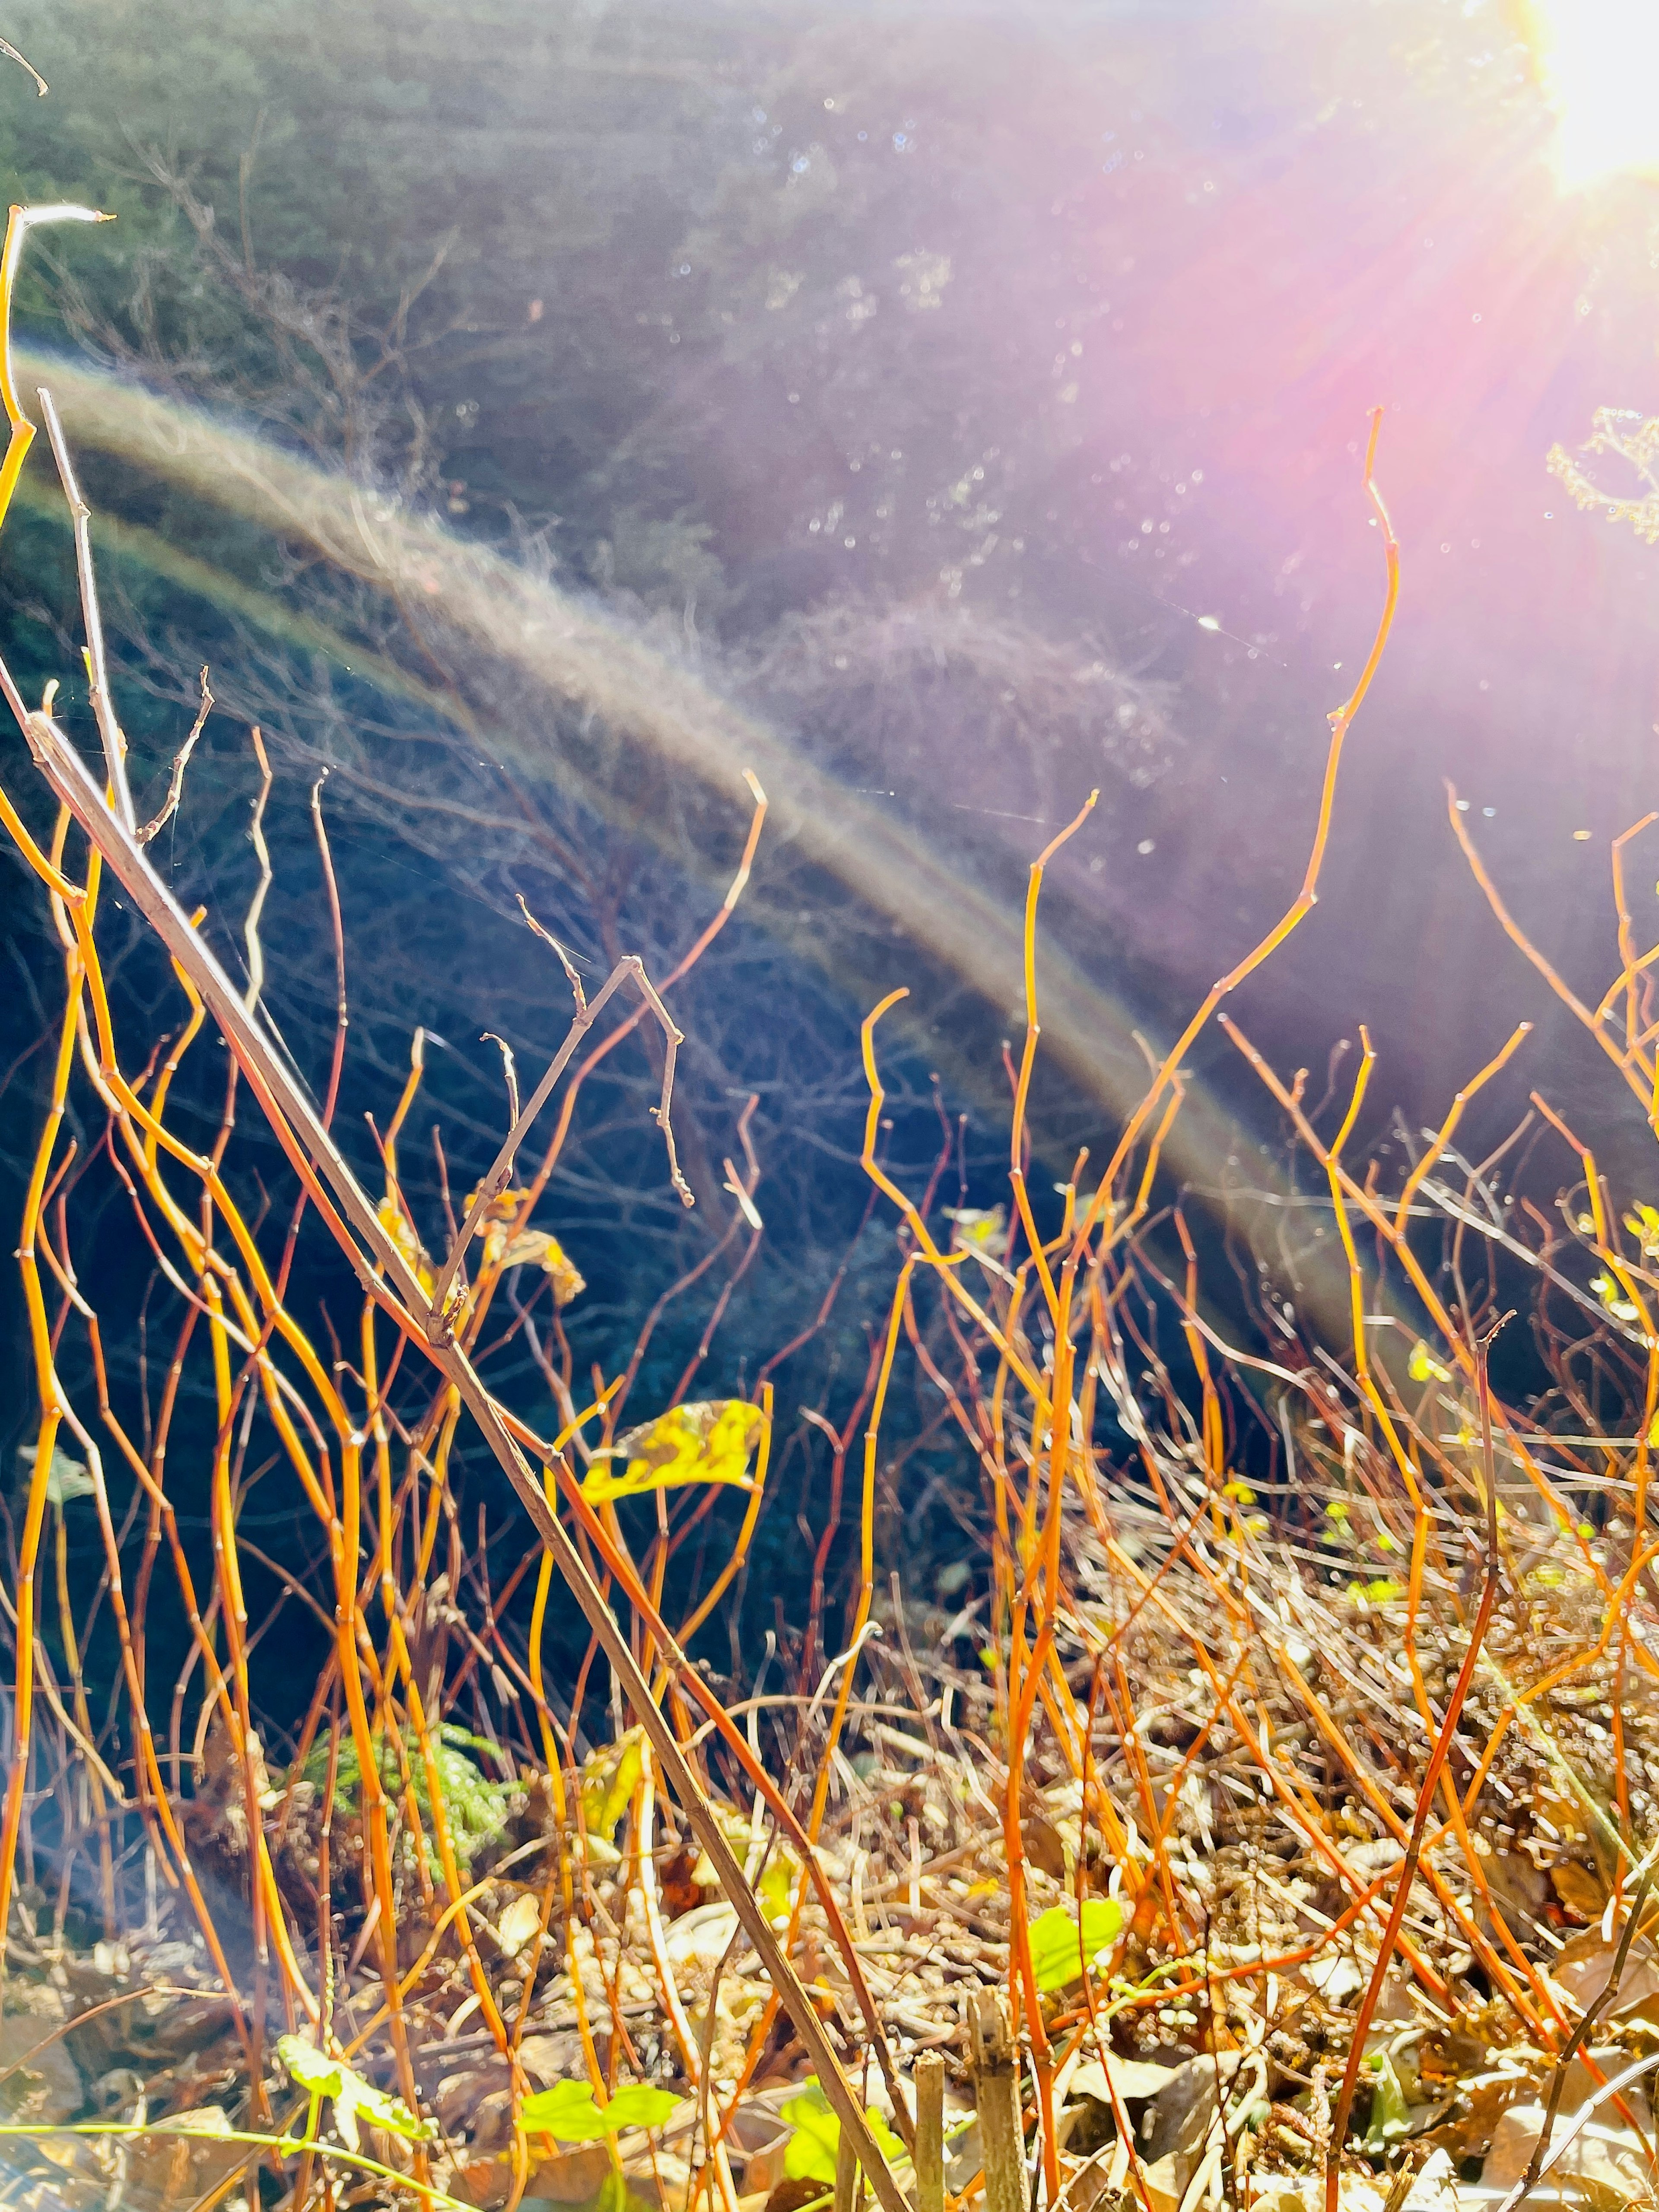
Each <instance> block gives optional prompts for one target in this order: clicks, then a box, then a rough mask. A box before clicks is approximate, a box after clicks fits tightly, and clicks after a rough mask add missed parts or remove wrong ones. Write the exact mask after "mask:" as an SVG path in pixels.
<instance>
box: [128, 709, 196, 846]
mask: <svg viewBox="0 0 1659 2212" xmlns="http://www.w3.org/2000/svg"><path fill="white" fill-rule="evenodd" d="M212 711H213V693H212V691H211V690H210V689H209V687H208V672H207V670H206V669H205V668H204V669H203V671H202V703H201V706H200V707H199V708H198V709H197V715H196V720H194V721H193V722H192V723H191V726H190V735H189V736H188V737H187V738H185V742H184V743H183V744H182V745H180V746H179V750H178V751H177V752H176V753H174V755H173V766H172V768H171V769H170V770H169V771H168V775H167V798H166V799H165V800H164V801H163V802H162V805H161V812H160V813H159V814H158V815H156V816H155V818H154V820H152V821H149V822H146V823H145V824H144V826H143V829H141V830H139V832H138V842H139V843H140V844H141V845H148V844H149V842H150V840H151V839H152V838H153V837H155V836H159V835H160V833H161V831H162V830H163V829H166V827H167V823H169V822H170V821H171V820H172V819H173V816H174V815H175V814H176V813H177V812H178V811H179V800H180V799H182V798H183V796H184V791H185V769H187V768H188V767H189V766H190V757H191V754H192V753H193V752H194V751H195V750H196V741H197V738H199V737H200V736H201V734H202V732H203V731H204V729H205V728H206V726H207V718H208V716H209V715H210V714H211V713H212Z"/></svg>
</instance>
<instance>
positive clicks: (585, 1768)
mask: <svg viewBox="0 0 1659 2212" xmlns="http://www.w3.org/2000/svg"><path fill="white" fill-rule="evenodd" d="M644 1771H645V1730H644V1729H637V1728H635V1729H629V1730H628V1731H627V1733H626V1734H625V1735H619V1736H618V1737H617V1740H616V1741H615V1742H614V1743H608V1744H606V1745H605V1746H604V1747H603V1748H602V1749H601V1750H599V1751H596V1752H595V1753H593V1754H592V1757H591V1758H590V1759H586V1760H584V1761H583V1764H582V1774H581V1796H582V1826H583V1827H584V1828H585V1829H586V1832H587V1833H588V1834H589V1835H590V1836H598V1837H599V1838H600V1839H601V1841H603V1842H605V1843H607V1844H608V1843H611V1842H613V1841H614V1840H615V1838H616V1833H617V1829H618V1828H619V1827H620V1826H622V1822H623V1814H625V1813H626V1812H627V1810H628V1808H629V1805H630V1804H631V1803H632V1802H633V1798H634V1792H635V1790H636V1789H637V1788H638V1787H639V1781H640V1777H641V1774H643V1773H644Z"/></svg>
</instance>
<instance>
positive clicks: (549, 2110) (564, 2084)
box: [519, 2081, 609, 2142]
mask: <svg viewBox="0 0 1659 2212" xmlns="http://www.w3.org/2000/svg"><path fill="white" fill-rule="evenodd" d="M519 2125H520V2127H521V2128H523V2129H524V2130H526V2132H527V2133H528V2134H530V2135H532V2136H557V2137H558V2139H559V2141H560V2142H602V2141H603V2140H604V2138H605V2136H606V2134H607V2133H608V2132H609V2130H607V2128H606V2126H605V2118H604V2115H603V2114H602V2113H601V2112H600V2111H599V2106H597V2105H596V2104H595V2103H594V2101H593V2092H592V2089H590V2088H589V2087H588V2086H587V2084H586V2081H556V2082H555V2083H554V2084H553V2087H551V2088H550V2089H538V2090H537V2092H536V2093H535V2094H534V2096H532V2097H526V2099H525V2100H524V2102H523V2104H522V2105H520V2107H519Z"/></svg>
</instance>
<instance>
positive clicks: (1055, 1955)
mask: <svg viewBox="0 0 1659 2212" xmlns="http://www.w3.org/2000/svg"><path fill="white" fill-rule="evenodd" d="M1122 1926H1123V1908H1122V1906H1121V1905H1119V1904H1118V1903H1117V1901H1116V1899H1115V1898H1109V1897H1090V1898H1085V1899H1084V1905H1083V1923H1082V1926H1081V1928H1079V1924H1078V1920H1077V1916H1076V1915H1075V1914H1074V1913H1073V1912H1072V1911H1069V1910H1068V1909H1067V1908H1066V1906H1065V1905H1054V1906H1053V1907H1052V1908H1051V1909H1050V1910H1049V1911H1047V1912H1044V1913H1041V1914H1039V1916H1038V1917H1037V1918H1036V1919H1035V1920H1034V1921H1032V1923H1031V1924H1030V1929H1028V1930H1027V1933H1028V1934H1029V1936H1030V1943H1031V1971H1032V1972H1033V1973H1034V1974H1035V1975H1036V1985H1037V1988H1038V1989H1039V1990H1041V1991H1042V1994H1043V1995H1044V1996H1048V1994H1049V1993H1050V1992H1051V1991H1052V1990H1063V1989H1064V1988H1065V1987H1066V1984H1067V1983H1068V1982H1075V1981H1077V1980H1079V1978H1081V1975H1082V1972H1083V1969H1084V1967H1085V1966H1092V1965H1093V1963H1094V1961H1095V1960H1097V1958H1098V1957H1099V1956H1100V1954H1101V1953H1102V1952H1103V1950H1104V1949H1105V1948H1106V1947H1107V1945H1108V1944H1109V1943H1110V1942H1112V1941H1113V1940H1114V1939H1115V1937H1116V1936H1117V1935H1118V1934H1119V1933H1120V1931H1121V1929H1122Z"/></svg>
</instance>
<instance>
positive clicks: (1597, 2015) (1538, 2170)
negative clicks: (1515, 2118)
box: [1500, 1866, 1654, 2212]
mask: <svg viewBox="0 0 1659 2212" xmlns="http://www.w3.org/2000/svg"><path fill="white" fill-rule="evenodd" d="M1653 1875H1654V1869H1652V1867H1651V1866H1650V1867H1649V1869H1647V1871H1646V1873H1644V1875H1643V1876H1642V1879H1641V1881H1639V1882H1638V1884H1637V1885H1636V1894H1635V1896H1634V1897H1632V1899H1631V1905H1630V1915H1629V1917H1628V1918H1627V1919H1626V1922H1625V1925H1624V1929H1623V1932H1622V1933H1621V1935H1620V1938H1619V1948H1618V1949H1617V1951H1615V1952H1614V1954H1613V1969H1612V1972H1610V1973H1609V1974H1608V1976H1607V1982H1606V1984H1605V1985H1604V1986H1603V1988H1602V1990H1601V1994H1600V1995H1599V1996H1596V1997H1595V1999H1594V2000H1593V2001H1592V2002H1591V2003H1590V2005H1589V2008H1588V2009H1587V2010H1586V2012H1585V2014H1584V2016H1583V2019H1582V2020H1581V2021H1579V2023H1578V2025H1577V2027H1576V2028H1574V2030H1573V2032H1572V2033H1571V2035H1570V2036H1569V2037H1568V2039H1567V2040H1566V2042H1565V2043H1564V2044H1563V2045H1562V2046H1561V2050H1560V2052H1559V2056H1558V2057H1557V2058H1556V2062H1555V2072H1554V2075H1553V2077H1552V2079H1551V2081H1550V2093H1549V2099H1548V2101H1547V2104H1546V2105H1545V2106H1544V2124H1543V2125H1542V2127H1541V2128H1540V2129H1539V2130H1538V2140H1537V2142H1535V2143H1534V2145H1533V2147H1532V2156H1531V2158H1530V2159H1529V2160H1528V2161H1527V2170H1526V2172H1524V2173H1523V2174H1522V2177H1521V2179H1520V2180H1519V2181H1518V2182H1517V2183H1516V2185H1515V2187H1514V2189H1513V2190H1512V2191H1510V2194H1509V2196H1507V2197H1505V2198H1504V2203H1503V2204H1502V2206H1501V2208H1500V2212H1515V2208H1516V2206H1517V2205H1519V2204H1521V2203H1523V2202H1524V2200H1525V2199H1526V2197H1528V2194H1529V2193H1530V2192H1531V2191H1532V2190H1533V2188H1534V2186H1535V2185H1536V2184H1537V2183H1538V2181H1539V2180H1540V2179H1541V2176H1542V2174H1543V2171H1544V2161H1545V2159H1546V2158H1547V2155H1548V2153H1549V2147H1550V2137H1551V2136H1553V2134H1554V2132H1555V2123H1556V2121H1557V2119H1558V2118H1559V2116H1560V2112H1561V2098H1562V2094H1563V2093H1564V2091H1565V2088H1566V2086H1567V2069H1568V2067H1569V2066H1571V2063H1572V2062H1573V2059H1574V2057H1576V2055H1577V2053H1578V2051H1581V2050H1583V2047H1584V2046H1585V2045H1586V2044H1587V2043H1588V2041H1589V2032H1590V2030H1591V2029H1592V2028H1593V2027H1595V2023H1596V2021H1599V2020H1600V2019H1601V2016H1602V2015H1603V2014H1604V2013H1606V2012H1607V2010H1608V2008H1610V2007H1611V2006H1612V2005H1613V2003H1614V2002H1616V2001H1617V1998H1618V1996H1619V1985H1620V1983H1621V1982H1622V1981H1623V1980H1624V1978H1625V1963H1626V1960H1628V1959H1629V1957H1630V1947H1631V1945H1632V1942H1634V1941H1635V1939H1636V1931H1637V1929H1638V1926H1639V1925H1640V1923H1641V1918H1642V1908H1643V1906H1644V1905H1645V1904H1646V1903H1647V1901H1648V1893H1649V1892H1650V1890H1651V1888H1652V1887H1653ZM1601 2093H1604V2094H1607V2095H1611V2094H1612V2089H1611V2086H1610V2085H1605V2084H1604V2085H1603V2091H1602V2092H1601ZM1573 2134H1575V2135H1576V2134H1577V2124H1575V2126H1574V2129H1573ZM1571 2140H1572V2137H1571V2136H1565V2137H1564V2138H1563V2141H1562V2144H1561V2148H1562V2149H1563V2150H1565V2148H1566V2146H1567V2144H1568V2142H1571Z"/></svg>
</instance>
